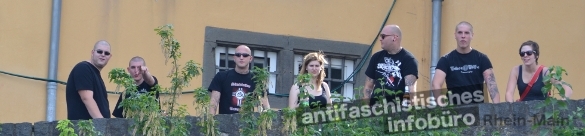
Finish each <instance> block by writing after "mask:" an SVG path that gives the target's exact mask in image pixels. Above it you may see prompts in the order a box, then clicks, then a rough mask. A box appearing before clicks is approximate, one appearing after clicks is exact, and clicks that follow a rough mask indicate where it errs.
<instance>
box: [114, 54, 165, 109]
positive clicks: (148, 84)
mask: <svg viewBox="0 0 585 136" xmlns="http://www.w3.org/2000/svg"><path fill="white" fill-rule="evenodd" d="M127 70H128V73H130V75H131V76H132V78H134V84H135V85H136V90H137V91H138V92H136V93H135V94H140V95H142V94H147V93H151V92H154V96H155V98H156V100H158V102H159V108H160V92H155V91H156V90H155V88H153V87H154V86H156V85H157V84H158V80H157V79H156V77H154V76H153V75H152V74H150V71H149V70H148V67H146V61H144V58H142V57H140V56H135V57H133V58H132V59H130V62H129V63H128V68H127ZM122 95H123V94H120V97H119V98H118V102H117V103H116V107H114V112H113V113H112V115H114V117H116V118H125V116H124V115H123V113H124V108H123V107H120V103H121V102H122ZM131 96H132V94H130V93H127V94H126V96H125V97H124V98H125V99H126V98H130V97H131Z"/></svg>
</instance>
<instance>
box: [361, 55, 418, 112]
mask: <svg viewBox="0 0 585 136" xmlns="http://www.w3.org/2000/svg"><path fill="white" fill-rule="evenodd" d="M407 75H414V76H415V77H416V78H417V79H418V61H417V60H416V59H415V58H414V55H412V53H410V52H409V51H407V50H406V49H404V48H402V49H401V50H400V52H398V53H396V54H389V53H388V52H387V51H385V50H382V51H378V52H376V53H375V54H374V55H372V58H371V59H370V63H369V64H368V68H367V69H366V76H368V77H369V78H372V79H374V91H373V92H372V94H371V95H370V98H371V99H370V104H373V103H374V102H375V101H376V100H377V97H379V96H381V95H382V96H386V100H387V101H388V102H390V101H394V100H395V98H396V97H398V98H399V99H400V101H402V96H403V95H404V88H405V87H406V86H405V80H406V79H405V77H406V76H407ZM380 79H382V82H383V84H384V89H387V90H392V91H399V90H400V91H402V93H397V94H394V95H388V94H387V93H383V92H380V93H379V94H376V92H375V89H378V88H380V89H382V85H381V84H380V82H381V81H380ZM398 104H400V103H398Z"/></svg>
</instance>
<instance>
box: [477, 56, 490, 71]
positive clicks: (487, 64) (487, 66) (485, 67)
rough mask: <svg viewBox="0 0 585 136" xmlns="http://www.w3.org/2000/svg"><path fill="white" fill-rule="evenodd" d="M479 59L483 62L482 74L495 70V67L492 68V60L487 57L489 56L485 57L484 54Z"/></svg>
mask: <svg viewBox="0 0 585 136" xmlns="http://www.w3.org/2000/svg"><path fill="white" fill-rule="evenodd" d="M479 57H480V60H481V64H480V65H481V66H480V68H481V72H484V71H486V70H488V69H490V68H493V66H492V62H491V61H490V59H489V58H488V57H487V55H485V54H482V55H481V56H479Z"/></svg>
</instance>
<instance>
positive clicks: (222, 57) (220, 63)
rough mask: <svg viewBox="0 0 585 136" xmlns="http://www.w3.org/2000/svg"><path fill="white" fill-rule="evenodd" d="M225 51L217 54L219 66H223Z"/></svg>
mask: <svg viewBox="0 0 585 136" xmlns="http://www.w3.org/2000/svg"><path fill="white" fill-rule="evenodd" d="M225 60H226V58H225V53H220V54H219V67H225Z"/></svg>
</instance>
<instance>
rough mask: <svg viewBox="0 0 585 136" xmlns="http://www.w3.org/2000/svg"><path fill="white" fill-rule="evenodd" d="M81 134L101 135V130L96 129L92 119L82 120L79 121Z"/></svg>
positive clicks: (88, 135) (82, 135)
mask: <svg viewBox="0 0 585 136" xmlns="http://www.w3.org/2000/svg"><path fill="white" fill-rule="evenodd" d="M77 127H78V129H79V135H80V136H99V135H101V133H100V132H97V131H95V128H94V127H93V121H92V120H82V121H79V122H77Z"/></svg>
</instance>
